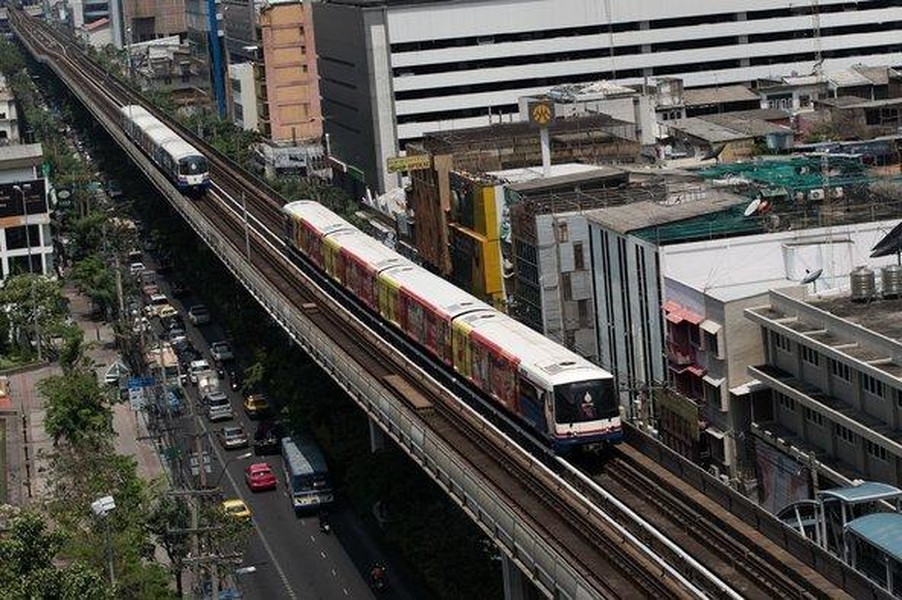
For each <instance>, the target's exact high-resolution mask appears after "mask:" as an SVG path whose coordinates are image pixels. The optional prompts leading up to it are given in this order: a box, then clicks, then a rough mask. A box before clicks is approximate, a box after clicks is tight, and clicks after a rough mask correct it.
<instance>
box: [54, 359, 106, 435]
mask: <svg viewBox="0 0 902 600" xmlns="http://www.w3.org/2000/svg"><path fill="white" fill-rule="evenodd" d="M38 391H40V392H41V394H43V395H44V398H45V401H44V407H45V408H46V410H47V412H46V414H45V416H44V429H46V431H47V435H49V436H51V437H52V438H53V441H54V443H55V444H56V443H58V442H59V441H60V439H65V440H66V441H68V442H70V443H74V444H80V443H82V442H95V441H96V440H97V439H98V438H102V437H103V436H109V435H110V434H111V433H112V425H111V419H112V412H111V411H110V409H109V407H108V406H106V404H105V402H104V401H105V400H106V391H105V390H103V389H102V388H101V387H100V384H99V383H97V377H96V376H95V375H94V373H92V372H85V371H82V372H72V373H68V374H66V375H62V376H60V375H55V376H52V377H48V378H46V379H43V380H41V381H39V382H38Z"/></svg>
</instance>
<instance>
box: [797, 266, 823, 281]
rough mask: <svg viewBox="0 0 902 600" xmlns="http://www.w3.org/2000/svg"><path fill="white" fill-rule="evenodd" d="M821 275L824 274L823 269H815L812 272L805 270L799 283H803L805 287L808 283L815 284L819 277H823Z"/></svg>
mask: <svg viewBox="0 0 902 600" xmlns="http://www.w3.org/2000/svg"><path fill="white" fill-rule="evenodd" d="M823 274H824V270H823V269H816V270H814V271H809V270H808V269H805V276H804V277H803V278H802V281H800V282H799V283H804V284H806V285H807V284H809V283H815V282H816V281H817V280H818V279H820V277H821V275H823Z"/></svg>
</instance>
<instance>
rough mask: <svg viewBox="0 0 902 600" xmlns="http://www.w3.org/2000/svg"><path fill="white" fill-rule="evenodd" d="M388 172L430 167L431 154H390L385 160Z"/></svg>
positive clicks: (422, 169) (421, 169)
mask: <svg viewBox="0 0 902 600" xmlns="http://www.w3.org/2000/svg"><path fill="white" fill-rule="evenodd" d="M385 164H386V166H387V167H388V172H389V173H397V172H398V171H424V170H426V169H430V168H432V155H431V154H415V155H413V156H392V157H391V158H389V159H388V160H386V161H385Z"/></svg>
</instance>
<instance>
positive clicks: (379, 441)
mask: <svg viewBox="0 0 902 600" xmlns="http://www.w3.org/2000/svg"><path fill="white" fill-rule="evenodd" d="M369 423H370V451H371V452H373V453H376V452H379V451H380V450H382V449H383V448H385V436H384V435H383V434H382V430H381V429H379V426H378V425H376V424H375V423H374V422H373V421H370V422H369Z"/></svg>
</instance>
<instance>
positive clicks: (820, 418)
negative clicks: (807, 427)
mask: <svg viewBox="0 0 902 600" xmlns="http://www.w3.org/2000/svg"><path fill="white" fill-rule="evenodd" d="M803 412H804V414H805V420H806V421H810V422H811V423H814V424H815V425H818V426H820V427H823V426H824V415H823V414H822V413H819V412H818V411H816V410H814V409H811V408H808V407H807V406H806V407H805V410H804V411H803Z"/></svg>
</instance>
